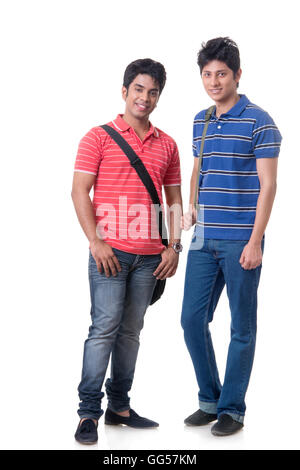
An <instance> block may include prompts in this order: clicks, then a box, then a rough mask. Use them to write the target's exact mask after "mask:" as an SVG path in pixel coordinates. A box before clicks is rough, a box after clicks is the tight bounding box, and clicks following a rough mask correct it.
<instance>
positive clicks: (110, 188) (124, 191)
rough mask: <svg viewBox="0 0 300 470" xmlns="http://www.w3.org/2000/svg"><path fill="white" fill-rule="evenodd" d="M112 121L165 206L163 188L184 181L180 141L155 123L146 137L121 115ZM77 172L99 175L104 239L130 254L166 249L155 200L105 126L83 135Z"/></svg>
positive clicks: (96, 200)
mask: <svg viewBox="0 0 300 470" xmlns="http://www.w3.org/2000/svg"><path fill="white" fill-rule="evenodd" d="M108 125H110V126H112V127H114V128H115V129H116V130H117V131H118V132H120V134H121V135H122V137H124V138H125V140H126V141H127V142H128V144H129V145H131V147H132V148H133V150H134V151H135V152H136V153H137V155H138V156H139V157H140V159H141V160H142V161H143V163H144V165H145V167H146V168H147V170H148V172H149V174H150V176H151V178H152V180H153V182H154V185H155V187H156V190H157V193H158V196H159V199H160V202H161V204H163V198H162V186H163V185H164V186H178V185H180V184H181V177H180V162H179V155H178V149H177V145H176V143H175V141H174V140H173V139H172V138H171V137H170V136H168V135H167V134H166V133H165V132H163V131H161V130H160V129H157V128H155V127H153V126H152V124H151V123H150V128H149V131H148V133H147V134H146V136H145V138H144V139H143V141H141V139H140V138H139V137H138V136H137V134H136V133H135V131H134V129H133V128H132V127H130V126H129V124H127V123H126V122H125V121H124V119H123V118H122V115H121V114H119V115H118V116H117V118H116V119H115V120H114V121H112V122H110V123H108ZM74 171H79V172H84V173H90V174H92V175H95V176H96V180H95V183H94V196H93V206H94V210H95V216H96V223H97V232H98V234H99V235H100V236H101V238H103V239H104V240H105V241H106V242H107V243H108V244H109V245H111V246H112V247H114V248H117V249H119V250H122V251H126V252H129V253H136V254H145V255H146V254H158V253H161V251H162V250H163V249H164V245H163V244H162V243H161V239H160V237H159V233H158V230H157V225H156V217H155V212H154V211H153V207H152V200H151V198H150V196H149V194H148V192H147V190H146V188H145V186H144V185H143V183H142V182H141V180H140V178H139V177H138V175H137V173H136V171H135V170H134V169H133V168H132V166H131V165H130V163H129V160H128V158H127V156H126V155H124V153H123V152H122V150H121V149H120V147H119V146H118V145H117V144H116V143H115V141H114V140H113V139H112V138H111V137H110V136H109V135H108V134H107V133H106V132H105V131H104V130H103V129H102V128H101V127H93V128H92V129H91V130H90V131H89V132H87V134H86V135H85V136H84V137H83V138H82V139H81V141H80V143H79V148H78V153H77V157H76V162H75V169H74Z"/></svg>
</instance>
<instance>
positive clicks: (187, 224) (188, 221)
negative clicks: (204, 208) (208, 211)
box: [180, 207, 197, 230]
mask: <svg viewBox="0 0 300 470" xmlns="http://www.w3.org/2000/svg"><path fill="white" fill-rule="evenodd" d="M196 221H197V211H196V209H195V208H194V207H193V208H190V210H189V212H186V213H185V214H183V216H182V217H181V221H180V228H182V229H183V230H190V228H191V227H192V225H194V224H195V223H196Z"/></svg>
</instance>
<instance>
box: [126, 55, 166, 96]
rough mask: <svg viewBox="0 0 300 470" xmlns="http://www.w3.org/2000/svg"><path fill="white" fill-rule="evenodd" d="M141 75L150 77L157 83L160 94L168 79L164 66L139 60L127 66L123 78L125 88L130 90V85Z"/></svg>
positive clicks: (153, 61)
mask: <svg viewBox="0 0 300 470" xmlns="http://www.w3.org/2000/svg"><path fill="white" fill-rule="evenodd" d="M140 73H141V74H147V75H150V77H152V78H153V80H155V81H156V82H157V84H158V86H159V93H161V92H162V90H163V88H164V86H165V83H166V78H167V75H166V71H165V68H164V66H163V65H162V64H160V63H159V62H155V60H152V59H138V60H135V61H134V62H131V63H130V64H129V65H127V67H126V70H125V73H124V78H123V86H124V87H125V88H127V90H128V88H129V85H130V83H131V82H133V80H134V79H135V77H136V76H137V75H139V74H140Z"/></svg>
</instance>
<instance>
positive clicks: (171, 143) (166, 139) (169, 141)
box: [154, 127, 177, 150]
mask: <svg viewBox="0 0 300 470" xmlns="http://www.w3.org/2000/svg"><path fill="white" fill-rule="evenodd" d="M154 132H155V133H156V137H158V139H160V141H161V142H162V143H163V144H165V145H167V146H168V147H169V148H170V150H176V149H177V144H176V142H175V140H174V139H173V137H171V136H170V135H169V134H167V133H166V132H164V131H162V130H161V129H159V128H158V127H155V131H154Z"/></svg>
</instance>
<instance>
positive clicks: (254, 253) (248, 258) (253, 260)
mask: <svg viewBox="0 0 300 470" xmlns="http://www.w3.org/2000/svg"><path fill="white" fill-rule="evenodd" d="M261 263H262V250H261V245H260V244H254V243H251V242H249V243H247V245H246V246H245V247H244V249H243V252H242V254H241V257H240V264H241V266H242V268H244V269H255V268H257V266H260V265H261Z"/></svg>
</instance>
